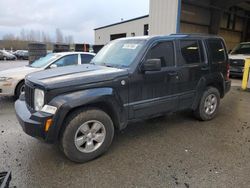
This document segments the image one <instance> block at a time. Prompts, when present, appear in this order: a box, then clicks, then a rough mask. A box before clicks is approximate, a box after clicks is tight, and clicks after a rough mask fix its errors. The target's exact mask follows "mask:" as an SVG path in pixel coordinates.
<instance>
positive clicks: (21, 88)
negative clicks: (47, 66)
mask: <svg viewBox="0 0 250 188" xmlns="http://www.w3.org/2000/svg"><path fill="white" fill-rule="evenodd" d="M24 88H25V84H24V81H21V82H20V83H19V84H18V85H17V87H16V92H15V98H16V99H18V98H19V96H20V95H21V93H22V92H24Z"/></svg>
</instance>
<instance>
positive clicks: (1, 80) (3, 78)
mask: <svg viewBox="0 0 250 188" xmlns="http://www.w3.org/2000/svg"><path fill="white" fill-rule="evenodd" d="M11 80H12V78H10V77H0V82H6V81H11Z"/></svg>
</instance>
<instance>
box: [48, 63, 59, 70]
mask: <svg viewBox="0 0 250 188" xmlns="http://www.w3.org/2000/svg"><path fill="white" fill-rule="evenodd" d="M49 68H51V69H54V68H57V65H56V64H52V65H50V67H49Z"/></svg>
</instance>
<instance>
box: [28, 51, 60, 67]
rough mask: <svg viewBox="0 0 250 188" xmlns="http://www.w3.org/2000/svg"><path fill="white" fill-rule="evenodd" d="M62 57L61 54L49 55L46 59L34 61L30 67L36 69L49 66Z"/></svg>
mask: <svg viewBox="0 0 250 188" xmlns="http://www.w3.org/2000/svg"><path fill="white" fill-rule="evenodd" d="M60 56H61V55H59V54H48V55H46V56H45V57H41V58H40V59H38V60H36V61H34V62H33V63H32V64H31V65H30V66H31V67H34V68H42V67H44V66H46V65H48V64H50V63H51V62H52V61H54V60H55V59H57V58H59V57H60Z"/></svg>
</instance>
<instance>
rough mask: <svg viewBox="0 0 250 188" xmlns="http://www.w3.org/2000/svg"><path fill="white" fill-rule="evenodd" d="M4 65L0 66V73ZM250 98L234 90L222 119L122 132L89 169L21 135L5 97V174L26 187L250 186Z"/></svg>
mask: <svg viewBox="0 0 250 188" xmlns="http://www.w3.org/2000/svg"><path fill="white" fill-rule="evenodd" d="M1 65H2V64H0V68H2V67H1ZM249 95H250V94H249V93H248V92H242V91H240V90H239V88H237V87H233V88H232V90H231V92H230V93H229V94H228V95H227V96H226V97H225V99H223V100H222V102H221V106H220V111H219V114H218V116H217V118H216V119H214V120H212V121H209V122H200V121H197V120H195V119H194V118H193V117H192V116H191V114H190V113H187V112H183V113H177V114H171V115H168V116H165V117H163V118H158V119H154V120H148V121H143V122H138V123H136V124H131V125H129V126H128V127H127V128H126V129H125V130H124V131H122V132H117V133H116V136H115V139H114V142H113V144H112V146H111V148H110V149H109V151H108V152H107V153H106V154H105V155H103V156H102V157H100V158H98V159H96V160H94V161H91V162H88V163H85V164H75V163H72V162H70V161H68V160H67V159H66V158H65V157H64V155H63V154H62V153H61V152H60V151H59V149H58V147H57V146H54V145H47V144H45V143H43V142H41V141H38V140H36V139H34V138H32V137H29V136H27V135H26V134H25V133H23V131H22V130H21V127H20V126H19V124H18V123H17V120H16V117H15V114H14V108H13V105H14V99H13V98H10V97H0V143H1V145H0V171H3V170H11V171H12V176H13V181H12V184H11V185H12V186H13V185H14V186H17V187H18V188H19V187H21V188H26V187H28V188H29V187H32V188H33V187H156V188H157V187H184V188H188V187H197V188H200V187H207V188H210V187H213V188H214V187H219V188H223V187H225V188H228V187H229V188H230V187H241V188H245V187H246V188H247V187H249V185H250V179H249V172H250V161H249V158H250V116H249V111H250V107H249V106H250V100H249Z"/></svg>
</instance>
